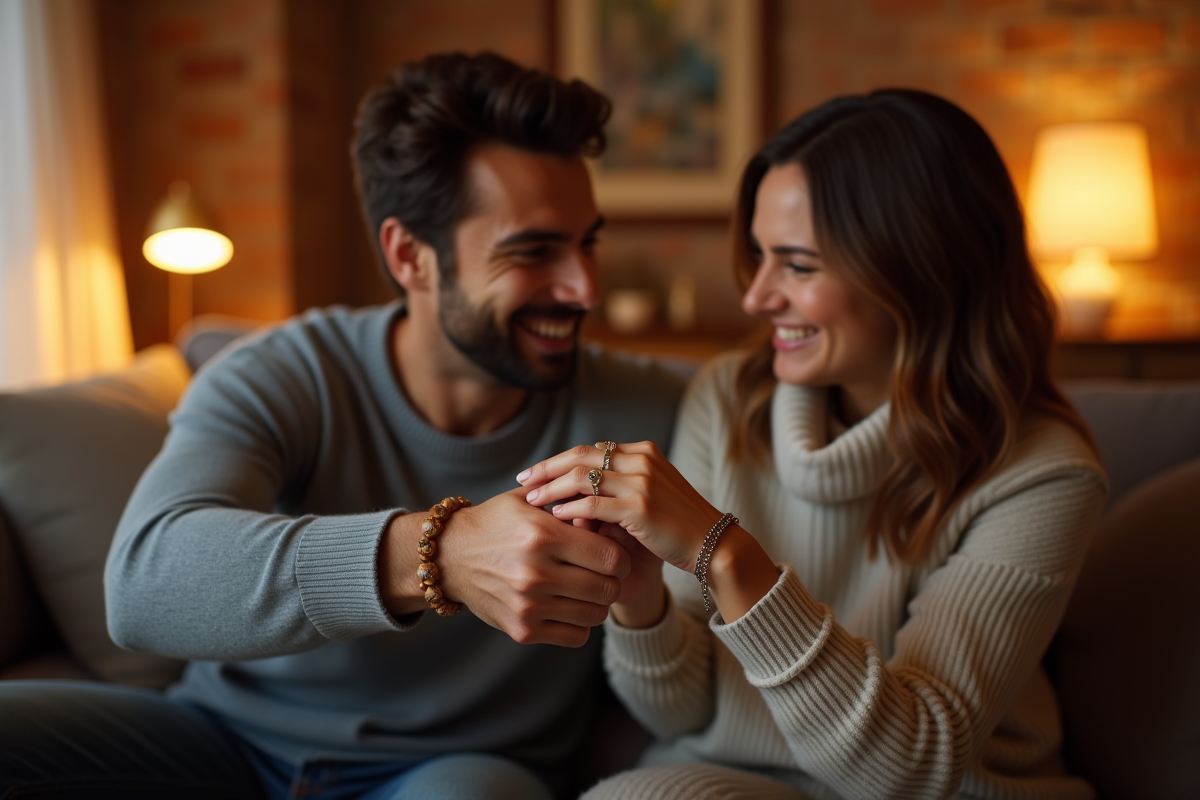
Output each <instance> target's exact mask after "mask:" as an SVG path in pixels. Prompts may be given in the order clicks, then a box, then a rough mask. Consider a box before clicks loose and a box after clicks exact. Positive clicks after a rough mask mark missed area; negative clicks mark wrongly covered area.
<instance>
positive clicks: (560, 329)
mask: <svg viewBox="0 0 1200 800" xmlns="http://www.w3.org/2000/svg"><path fill="white" fill-rule="evenodd" d="M522 324H523V325H524V326H525V327H526V328H527V329H528V330H530V331H531V332H533V333H535V334H537V335H538V336H541V337H544V338H546V339H566V338H568V337H569V336H571V334H573V333H574V332H575V320H567V321H562V320H548V319H526V320H522Z"/></svg>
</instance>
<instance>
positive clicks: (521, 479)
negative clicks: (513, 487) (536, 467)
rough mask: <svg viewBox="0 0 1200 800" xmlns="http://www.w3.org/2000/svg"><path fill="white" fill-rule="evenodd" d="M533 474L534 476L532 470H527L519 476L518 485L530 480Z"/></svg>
mask: <svg viewBox="0 0 1200 800" xmlns="http://www.w3.org/2000/svg"><path fill="white" fill-rule="evenodd" d="M532 474H533V470H532V469H527V470H525V471H524V472H522V473H521V474H520V475H518V476H517V483H524V482H525V481H527V480H529V476H530V475H532Z"/></svg>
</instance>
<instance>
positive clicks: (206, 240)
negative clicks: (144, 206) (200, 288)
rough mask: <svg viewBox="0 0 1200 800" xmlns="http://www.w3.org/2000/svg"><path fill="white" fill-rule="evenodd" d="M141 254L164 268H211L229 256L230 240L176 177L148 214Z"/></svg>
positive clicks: (193, 270) (190, 271) (190, 270)
mask: <svg viewBox="0 0 1200 800" xmlns="http://www.w3.org/2000/svg"><path fill="white" fill-rule="evenodd" d="M142 255H144V256H145V257H146V260H147V261H149V262H150V263H151V264H153V265H154V266H156V267H158V268H159V269H165V270H167V271H168V272H181V273H186V274H195V273H199V272H211V271H212V270H214V269H218V268H220V267H223V266H225V265H226V264H228V263H229V260H230V259H231V258H233V242H231V241H229V237H228V236H225V235H224V234H223V233H221V232H220V231H218V230H217V226H216V223H215V222H214V221H213V218H212V215H211V214H210V213H209V212H208V209H206V208H205V207H204V206H203V205H202V204H201V203H200V201H199V199H198V198H197V197H196V195H195V194H194V193H193V192H192V187H191V186H189V185H188V184H187V183H185V182H182V181H176V182H175V183H172V184H171V188H170V190H169V191H168V192H167V196H166V197H164V198H163V199H162V200H161V201H160V202H159V204H158V205H157V206H155V208H154V212H153V213H152V214H151V215H150V224H149V225H147V226H146V240H145V242H143V243H142Z"/></svg>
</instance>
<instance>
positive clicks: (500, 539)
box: [379, 487, 630, 647]
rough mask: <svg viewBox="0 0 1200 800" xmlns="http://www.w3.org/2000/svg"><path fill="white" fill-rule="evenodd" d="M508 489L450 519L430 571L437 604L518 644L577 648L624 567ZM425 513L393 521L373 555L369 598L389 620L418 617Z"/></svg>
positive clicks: (616, 591) (619, 553)
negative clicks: (375, 574)
mask: <svg viewBox="0 0 1200 800" xmlns="http://www.w3.org/2000/svg"><path fill="white" fill-rule="evenodd" d="M526 494H527V490H526V489H525V488H523V487H518V488H516V489H514V490H513V491H511V492H506V493H504V494H502V495H498V496H497V497H493V498H492V499H491V500H488V501H486V502H484V503H481V504H480V505H478V506H472V507H470V508H464V509H461V510H459V511H456V512H455V513H454V514H453V515H452V516H451V517H450V519H449V520H448V521H447V522H446V525H445V528H444V530H443V531H442V533H441V534H440V535H439V536H438V537H437V543H438V550H437V554H436V555H435V556H434V559H433V560H434V562H435V563H436V564H437V565H438V569H439V571H440V572H441V587H442V592H443V594H444V595H445V596H446V598H447V599H449V600H453V601H455V602H459V603H463V604H465V605H466V606H467V607H468V608H469V609H470V610H471V612H472V613H473V614H475V616H477V617H479V618H480V619H482V620H483V621H484V622H486V623H488V624H489V625H491V626H492V627H494V628H498V629H499V630H502V631H504V632H505V633H507V634H508V635H509V636H511V637H512V638H513V639H514V640H515V641H517V642H520V643H521V644H538V643H546V644H558V645H563V646H566V647H579V646H581V645H583V644H584V643H585V642H586V641H587V639H588V633H589V630H590V629H591V628H593V627H595V626H596V625H599V624H600V623H602V622H603V621H604V619H605V617H606V616H608V607H609V605H610V604H611V603H613V602H614V601H616V600H617V599H618V597H619V596H620V594H621V581H622V579H623V578H624V577H625V576H626V575H628V574H629V571H630V557H629V554H628V552H626V549H625V548H624V547H622V546H621V545H620V544H618V543H617V542H615V541H613V540H612V539H610V538H608V537H605V536H602V535H600V534H597V533H593V532H591V531H589V530H588V529H586V528H580V527H575V526H573V525H571V524H570V523H567V522H562V521H560V520H557V519H555V518H554V517H553V516H551V515H550V514H548V513H547V512H545V511H544V510H542V509H541V508H538V507H535V506H531V505H529V504H528V503H527V502H526V501H525V495H526ZM426 516H428V514H427V513H426V512H422V513H418V514H407V515H405V516H402V517H397V518H396V519H394V520H393V521H392V523H391V525H390V526H389V527H388V530H387V531H386V532H385V534H384V538H383V542H382V543H381V546H380V553H379V588H380V592H381V594H382V596H383V599H384V605H385V606H386V607H387V609H388V610H389V611H390V612H391V613H392V614H393V615H397V616H402V615H404V614H411V613H414V612H416V611H421V610H425V609H428V607H429V606H428V605H427V604H426V603H425V599H424V596H423V594H422V592H421V591H420V590H419V588H418V586H417V565H418V563H419V560H418V558H417V552H416V548H417V539H419V538H420V527H421V522H422V521H423V520H424V519H425V517H426Z"/></svg>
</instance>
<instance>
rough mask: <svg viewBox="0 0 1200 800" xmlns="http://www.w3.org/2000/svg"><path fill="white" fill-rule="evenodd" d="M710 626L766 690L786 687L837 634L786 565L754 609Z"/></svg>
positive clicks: (830, 615)
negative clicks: (832, 636) (737, 617)
mask: <svg viewBox="0 0 1200 800" xmlns="http://www.w3.org/2000/svg"><path fill="white" fill-rule="evenodd" d="M709 625H710V627H711V628H712V630H713V633H715V634H716V635H717V637H718V638H720V640H721V641H722V642H724V643H725V646H726V647H728V648H729V649H730V651H732V652H733V654H734V655H735V656H736V657H737V659H738V661H739V662H741V664H742V667H743V669H744V670H745V673H746V680H747V681H749V682H750V684H751V685H752V686H755V687H756V688H759V689H763V688H767V687H771V686H780V685H782V684H784V683H787V682H788V681H790V680H792V679H793V678H794V677H796V675H798V674H799V673H800V672H801V671H803V670H804V668H805V667H807V666H808V665H809V664H810V663H812V661H813V659H815V658H816V657H817V654H818V653H820V652H821V647H822V646H823V645H824V644H825V641H826V640H827V639H828V638H829V634H830V632H831V631H832V630H833V612H832V611H830V609H829V607H828V606H826V605H823V604H821V603H818V602H817V601H816V600H814V599H813V597H812V595H810V594H809V593H808V590H807V589H805V588H804V585H803V584H802V583H801V582H800V579H799V578H797V577H796V573H795V571H794V570H793V569H792V568H791V567H789V566H787V565H784V567H783V574H782V575H780V576H779V580H778V581H776V583H775V585H774V586H773V587H771V591H769V592H767V594H766V596H764V597H763V598H762V599H761V600H759V601H758V602H757V603H756V604H755V605H754V607H753V608H751V609H750V610H749V611H747V612H746V613H745V614H743V615H742V616H741V617H740V618H739V619H737V620H734V621H733V622H731V623H729V624H725V623H724V621H723V620H722V619H721V616H720V615H719V614H717V615H715V616H714V617H713V618H712V620H711V622H710V623H709Z"/></svg>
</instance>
